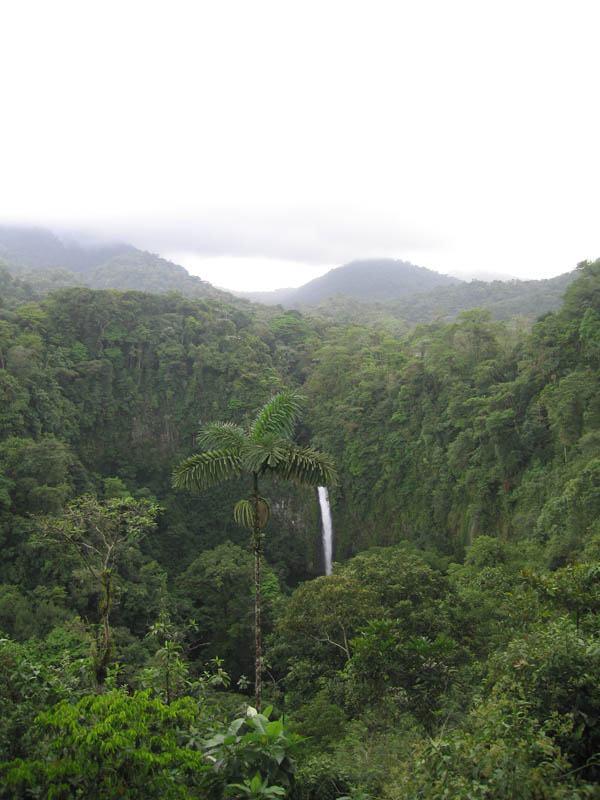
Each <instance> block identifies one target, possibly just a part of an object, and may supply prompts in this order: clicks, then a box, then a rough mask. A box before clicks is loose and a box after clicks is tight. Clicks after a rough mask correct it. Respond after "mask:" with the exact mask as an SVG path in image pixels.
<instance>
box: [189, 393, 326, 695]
mask: <svg viewBox="0 0 600 800" xmlns="http://www.w3.org/2000/svg"><path fill="white" fill-rule="evenodd" d="M303 401H304V398H303V397H301V396H300V395H298V394H296V393H294V392H291V391H285V392H280V393H279V394H276V395H275V396H274V397H272V398H271V399H270V400H269V402H268V403H266V404H265V405H264V406H263V407H262V409H261V410H260V411H259V413H258V414H257V416H256V418H255V419H254V422H253V423H252V424H251V425H250V428H249V430H248V432H246V431H244V430H243V428H241V427H240V426H239V425H235V424H233V423H231V422H213V423H209V424H208V425H205V426H204V427H203V428H202V429H201V430H200V432H199V434H198V441H199V443H200V445H201V446H202V447H204V448H206V449H207V451H206V452H202V453H196V454H195V455H193V456H190V457H189V458H187V459H186V460H185V461H183V462H182V463H181V464H180V465H179V466H178V467H177V468H176V469H175V472H174V475H173V484H174V486H175V487H176V488H186V489H195V490H199V491H201V490H203V489H208V488H209V487H211V486H214V485H216V484H218V483H221V482H222V481H225V480H228V479H229V478H233V477H237V476H239V475H241V474H244V473H245V474H247V475H249V476H250V477H251V479H252V491H251V493H250V496H249V497H248V498H245V499H242V500H239V501H238V503H236V505H235V508H234V512H233V515H234V518H235V520H236V522H238V523H239V524H240V525H242V526H243V527H244V528H246V529H247V530H249V531H251V532H252V550H253V554H254V645H255V684H254V691H255V700H256V708H257V710H258V711H260V707H261V669H262V637H261V621H260V615H261V592H260V557H261V551H262V542H263V536H264V534H263V531H264V528H265V525H266V524H267V521H268V519H269V515H270V504H269V501H268V500H267V498H265V497H263V496H262V495H261V494H260V490H259V479H260V478H262V477H265V476H270V477H274V478H278V479H280V480H284V481H292V482H294V483H297V484H300V485H301V486H312V487H315V486H322V485H323V486H326V485H332V484H334V483H335V481H336V472H335V467H334V465H333V462H332V460H331V459H330V458H329V456H327V455H325V454H323V453H320V452H319V451H317V450H315V449H314V448H312V447H306V446H301V445H298V444H296V443H295V442H293V441H292V440H291V437H292V433H293V431H294V428H295V425H296V422H297V420H298V417H299V415H300V411H301V408H302V403H303Z"/></svg>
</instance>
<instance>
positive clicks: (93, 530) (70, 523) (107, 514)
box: [38, 495, 159, 693]
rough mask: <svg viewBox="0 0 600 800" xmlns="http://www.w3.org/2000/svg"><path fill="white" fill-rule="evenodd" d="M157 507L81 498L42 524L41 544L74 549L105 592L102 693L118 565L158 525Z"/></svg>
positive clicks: (98, 674) (99, 646)
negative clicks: (123, 553)
mask: <svg viewBox="0 0 600 800" xmlns="http://www.w3.org/2000/svg"><path fill="white" fill-rule="evenodd" d="M158 511H159V508H158V506H156V505H154V504H153V503H150V502H148V501H147V500H134V499H133V497H125V498H119V497H112V498H109V499H108V500H104V501H100V500H97V499H96V498H95V497H92V496H91V495H86V496H84V497H80V498H78V499H77V500H74V501H72V502H71V503H69V505H68V506H67V507H66V509H65V510H64V512H63V513H62V515H61V516H60V517H51V516H49V517H44V518H41V519H40V520H39V521H38V528H39V533H40V537H41V541H42V542H54V543H57V544H61V545H67V546H68V547H70V548H71V549H73V550H75V551H76V552H77V554H78V555H79V557H80V559H81V560H82V562H83V563H84V564H85V567H86V569H87V570H88V571H89V573H90V575H91V576H92V578H93V580H94V581H95V582H96V583H97V584H98V585H99V587H100V589H101V599H100V607H99V612H100V617H101V619H102V624H101V630H100V633H99V635H98V638H97V643H96V648H95V649H96V652H95V654H94V674H95V680H96V684H97V686H98V691H99V692H100V693H102V690H103V687H104V682H105V680H106V674H107V670H108V665H109V663H110V658H111V653H112V635H111V629H110V611H111V607H112V603H113V596H114V574H113V572H114V567H115V563H116V562H117V560H118V558H119V556H120V554H121V553H122V551H123V550H125V549H126V548H128V547H131V546H132V545H133V544H135V543H137V542H139V541H140V539H141V538H142V537H143V536H144V535H145V534H146V532H147V531H148V530H151V529H152V528H154V527H155V526H156V523H155V518H156V515H157V514H158Z"/></svg>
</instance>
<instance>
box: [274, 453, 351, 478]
mask: <svg viewBox="0 0 600 800" xmlns="http://www.w3.org/2000/svg"><path fill="white" fill-rule="evenodd" d="M273 471H274V472H275V473H276V474H277V477H278V478H281V479H282V480H284V481H291V482H292V483H299V484H300V485H301V486H335V485H336V483H337V472H336V469H335V465H334V463H333V459H332V458H331V457H330V456H329V455H327V453H320V452H319V451H318V450H315V449H314V448H313V447H300V445H297V444H289V445H287V447H286V458H285V459H284V460H283V461H281V462H280V464H279V465H278V466H276V467H275V469H274V470H273Z"/></svg>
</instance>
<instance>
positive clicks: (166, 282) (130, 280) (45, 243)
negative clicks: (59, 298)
mask: <svg viewBox="0 0 600 800" xmlns="http://www.w3.org/2000/svg"><path fill="white" fill-rule="evenodd" d="M0 264H1V265H2V266H3V267H4V268H5V269H6V270H8V272H10V274H11V275H13V276H15V277H17V278H19V279H20V280H21V281H23V282H24V283H25V284H26V285H27V286H28V287H29V289H30V291H31V292H32V293H33V295H36V294H37V295H43V294H46V293H47V292H49V291H52V290H53V289H60V288H64V287H67V286H87V287H89V288H91V289H119V290H127V289H136V290H138V291H141V292H152V293H154V294H164V293H166V292H171V291H177V292H181V293H182V294H185V295H188V296H190V297H215V298H219V299H222V300H225V301H228V302H232V301H233V300H234V298H233V296H232V295H231V294H229V293H227V292H224V291H221V290H219V289H216V288H215V287H214V286H212V285H211V284H210V283H208V282H207V281H203V280H202V279H201V278H197V277H195V276H193V275H190V274H189V273H188V272H187V270H185V269H184V268H183V267H180V266H179V265H177V264H173V263H172V262H171V261H167V260H166V259H164V258H160V256H157V255H154V254H153V253H147V252H145V251H143V250H138V249H137V248H136V247H133V246H132V245H129V244H123V243H115V244H106V245H92V246H89V247H88V246H86V245H82V244H79V243H77V242H72V241H63V240H61V239H60V238H58V237H57V236H55V235H54V234H53V233H51V232H50V231H47V230H44V229H43V228H24V227H10V226H6V225H3V226H0Z"/></svg>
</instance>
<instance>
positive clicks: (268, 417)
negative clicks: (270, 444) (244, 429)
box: [250, 391, 306, 439]
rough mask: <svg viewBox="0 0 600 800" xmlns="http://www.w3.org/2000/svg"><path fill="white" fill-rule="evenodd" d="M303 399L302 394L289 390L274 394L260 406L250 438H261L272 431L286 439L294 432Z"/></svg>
mask: <svg viewBox="0 0 600 800" xmlns="http://www.w3.org/2000/svg"><path fill="white" fill-rule="evenodd" d="M305 400H306V398H305V397H303V396H302V395H299V394H296V393H295V392H290V391H287V392H280V393H279V394H276V395H274V397H272V398H271V399H270V400H269V402H268V403H265V405H264V406H263V407H262V408H261V410H260V411H259V412H258V414H257V416H256V419H255V420H254V422H253V423H252V427H251V429H250V436H251V438H252V439H261V438H262V437H263V436H266V435H267V434H269V433H273V434H276V435H277V436H282V437H284V438H286V439H288V438H289V437H290V436H291V435H292V433H293V432H294V428H295V427H296V422H297V420H298V417H299V416H300V412H301V411H302V406H303V404H304V402H305Z"/></svg>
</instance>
